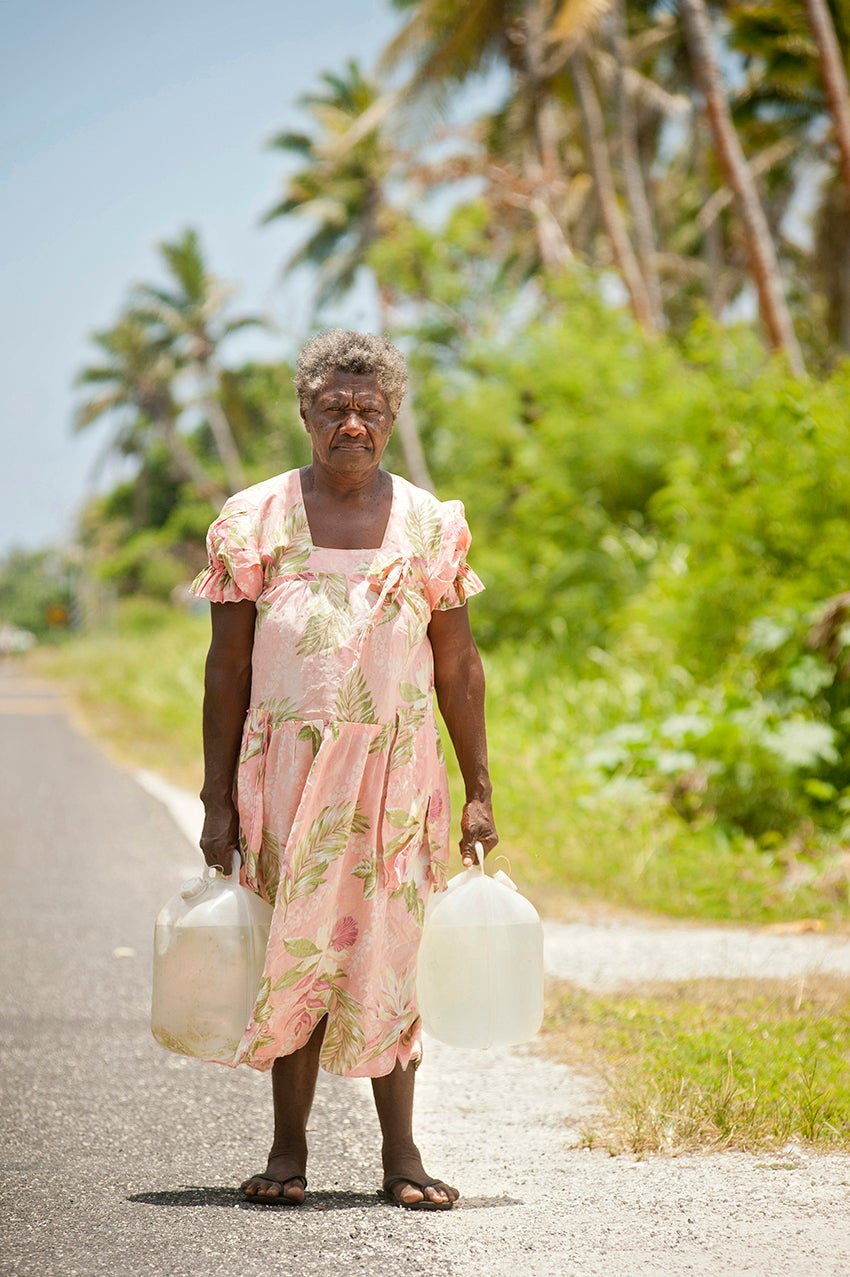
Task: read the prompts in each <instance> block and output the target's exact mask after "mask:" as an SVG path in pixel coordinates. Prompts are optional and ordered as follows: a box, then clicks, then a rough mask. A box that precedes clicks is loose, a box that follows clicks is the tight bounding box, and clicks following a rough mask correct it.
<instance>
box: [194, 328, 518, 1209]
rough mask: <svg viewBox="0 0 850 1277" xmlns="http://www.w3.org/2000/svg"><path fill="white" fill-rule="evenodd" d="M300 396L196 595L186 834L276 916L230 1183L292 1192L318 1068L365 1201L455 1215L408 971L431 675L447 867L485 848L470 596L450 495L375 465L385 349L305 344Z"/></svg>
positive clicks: (288, 1199)
mask: <svg viewBox="0 0 850 1277" xmlns="http://www.w3.org/2000/svg"><path fill="white" fill-rule="evenodd" d="M295 386H296V389H297V392H298V397H299V400H300V404H301V417H302V419H303V421H304V425H305V427H306V430H307V433H308V434H309V436H310V442H311V444H312V452H313V459H312V462H311V464H310V465H308V466H305V467H304V468H303V469H302V470H292V471H289V472H287V473H286V474H282V475H278V476H277V477H276V478H273V479H268V480H267V481H266V482H264V483H259V484H256V485H255V486H254V487H252V488H249V489H247V491H245V492H240V493H238V494H237V495H235V496H233V497H231V498H230V500H229V501H228V502H227V504H226V505H225V507H224V509H223V510H222V513H221V516H220V518H219V519H218V520H217V521H216V522H215V523H214V524H213V526H212V528H211V529H210V533H209V538H208V547H209V554H210V566H209V568H208V569H207V570H206V571H205V572H203V573H202V574H201V575H200V576H199V577H198V580H197V581H196V582H195V586H194V589H195V592H196V593H197V594H199V595H201V596H202V597H204V598H207V599H209V600H210V601H211V603H212V604H213V606H212V609H211V610H212V643H211V646H210V650H209V656H208V658H207V667H206V684H205V699H204V757H205V780H204V787H203V791H202V795H201V796H202V798H203V801H204V806H205V810H206V820H205V823H204V831H203V835H202V838H201V847H202V849H203V852H204V856H205V858H206V860H207V863H208V864H211V865H214V864H217V865H222V866H227V865H229V863H230V857H231V852H232V849H233V848H235V847H236V846H237V845H238V846H239V848H240V850H241V853H242V861H243V866H242V877H243V881H244V883H245V885H246V886H248V887H249V888H250V889H251V890H253V891H256V892H257V893H258V894H259V895H261V896H262V897H263V898H264V899H266V900H268V901H269V902H270V903H271V904H272V905H273V907H274V916H273V920H272V925H271V935H270V939H269V946H268V951H267V954H266V962H265V970H264V975H263V981H262V984H261V986H260V989H259V993H258V997H257V1003H256V1005H255V1007H254V1011H253V1017H252V1019H251V1023H250V1024H249V1025H248V1027H247V1029H246V1031H245V1034H244V1036H243V1038H242V1041H241V1043H240V1045H239V1049H238V1051H237V1054H236V1056H235V1057H234V1059H233V1061H232V1063H233V1064H234V1065H236V1064H240V1063H245V1064H248V1065H250V1066H251V1067H253V1068H256V1069H269V1068H271V1070H272V1094H273V1100H274V1141H273V1143H272V1148H271V1152H270V1154H269V1159H268V1166H267V1167H266V1169H265V1171H264V1172H263V1174H262V1175H254V1176H252V1177H251V1178H249V1179H247V1180H245V1182H244V1183H243V1185H242V1190H243V1192H244V1193H245V1194H246V1196H247V1197H249V1198H251V1199H253V1200H256V1201H262V1202H275V1203H280V1204H290V1205H292V1204H298V1203H300V1202H303V1201H304V1190H305V1188H306V1185H307V1181H306V1178H305V1171H306V1162H307V1141H306V1128H307V1118H308V1115H309V1112H310V1107H311V1104H312V1100H313V1093H314V1089H315V1084H316V1078H317V1074H318V1069H319V1066H320V1065H321V1066H322V1067H324V1068H325V1069H328V1070H329V1071H331V1072H333V1073H339V1074H343V1075H345V1076H348V1077H369V1078H371V1080H372V1088H373V1092H374V1097H375V1104H376V1107H377V1111H378V1117H379V1120H380V1125H381V1132H382V1136H383V1143H382V1159H383V1169H384V1182H383V1188H382V1190H381V1192H382V1194H383V1196H384V1197H386V1198H387V1199H388V1200H389V1201H391V1202H393V1203H394V1204H396V1205H399V1206H404V1207H407V1208H409V1209H414V1210H417V1209H418V1210H449V1209H451V1207H452V1204H453V1203H454V1201H455V1200H456V1199H457V1196H458V1193H457V1190H456V1189H454V1188H451V1187H449V1186H448V1185H446V1184H444V1183H442V1182H441V1181H439V1180H434V1179H432V1178H431V1177H430V1176H429V1175H428V1174H427V1173H426V1171H425V1169H424V1167H423V1165H422V1159H421V1157H420V1154H419V1151H418V1149H417V1147H416V1145H415V1143H414V1141H413V1129H412V1112H413V1087H414V1070H415V1068H416V1066H417V1065H418V1063H419V1060H420V1058H421V1052H422V1047H421V1042H420V1022H419V1014H418V1010H417V1006H416V993H415V968H416V955H417V950H418V946H419V940H420V935H421V928H422V923H423V918H424V911H425V902H426V899H427V897H428V894H429V892H430V891H432V890H438V891H439V890H441V889H442V888H443V887H444V885H445V878H446V865H447V860H448V855H449V846H448V836H449V807H448V793H447V787H446V777H445V768H444V765H443V761H442V757H441V748H440V742H439V736H438V733H437V727H436V723H435V719H434V708H433V692H434V690H435V689H436V693H437V702H438V704H439V708H440V713H441V714H442V717H443V719H444V720H445V723H446V727H447V728H448V733H449V736H450V738H451V741H452V745H453V747H454V750H455V753H456V754H457V758H458V763H459V765H460V770H461V773H462V776H463V780H464V784H465V787H466V802H465V805H464V809H463V814H462V817H461V831H462V836H461V853H462V856H463V860H464V863H465V864H471V863H473V861H474V860H475V859H477V856H476V853H475V851H474V845H475V843H476V842H480V843H481V844H482V846H483V848H484V853H485V854H486V853H487V852H488V851H490V850H491V848H492V847H494V846H495V845H496V842H497V841H498V840H497V835H496V831H495V827H494V824H493V813H492V807H491V800H490V792H491V791H490V779H489V774H488V769H487V749H486V742H485V734H484V677H483V672H482V668H481V660H480V658H479V655H478V652H477V649H476V647H475V644H474V642H473V639H472V634H471V632H470V628H469V618H468V615H467V606H466V600H467V598H468V597H469V596H470V595H471V594H475V593H477V592H478V591H479V590H480V589H482V586H481V583H480V581H479V580H478V578H477V577H476V576H475V574H474V573H473V572H472V571H471V570H470V568H469V567H468V566H467V564H466V557H465V556H466V551H467V548H468V546H469V530H468V528H467V525H466V522H465V520H464V516H463V507H462V505H461V504H460V502H459V501H447V502H442V503H441V502H440V501H438V500H437V499H436V498H435V497H434V496H432V495H431V494H430V493H428V492H424V491H422V490H421V489H419V488H416V487H414V486H413V485H412V484H410V483H408V482H407V481H406V480H404V479H402V478H399V477H398V476H397V475H392V474H389V473H388V472H387V471H385V470H382V469H381V464H380V463H381V457H382V455H383V452H384V449H385V448H386V446H387V443H388V441H389V438H390V435H391V433H392V429H393V422H394V419H395V416H396V414H397V412H398V410H399V405H400V404H401V400H402V396H403V395H404V391H405V387H406V370H405V366H404V360H403V358H402V356H401V354H400V353H399V351H398V350H396V348H395V347H394V346H392V345H391V344H390V343H389V342H388V341H386V340H384V339H382V338H378V337H373V336H371V335H369V334H365V333H353V332H341V331H334V332H329V333H323V334H320V335H319V336H318V337H315V338H314V339H313V340H312V341H310V342H309V343H308V344H307V346H305V348H304V350H303V351H302V353H301V356H300V358H299V360H298V366H297V371H296V377H295ZM234 776H235V786H234ZM234 790H235V795H234Z"/></svg>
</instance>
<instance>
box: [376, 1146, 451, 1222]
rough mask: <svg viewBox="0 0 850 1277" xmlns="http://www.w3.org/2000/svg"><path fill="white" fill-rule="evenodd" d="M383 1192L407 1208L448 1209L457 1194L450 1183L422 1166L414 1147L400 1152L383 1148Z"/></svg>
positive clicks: (390, 1199) (389, 1198) (397, 1203)
mask: <svg viewBox="0 0 850 1277" xmlns="http://www.w3.org/2000/svg"><path fill="white" fill-rule="evenodd" d="M382 1160H383V1164H384V1186H383V1189H382V1192H383V1195H384V1196H385V1197H386V1198H387V1199H388V1200H389V1201H391V1202H394V1203H395V1204H396V1205H398V1206H405V1207H407V1209H408V1210H451V1208H452V1206H453V1205H454V1204H455V1202H456V1201H457V1199H458V1198H459V1197H460V1193H459V1192H458V1191H457V1189H456V1188H452V1186H451V1185H450V1184H444V1183H443V1181H442V1180H435V1179H434V1178H433V1177H432V1176H430V1175H429V1174H428V1172H427V1171H426V1170H425V1167H424V1166H423V1165H422V1158H421V1157H420V1156H419V1151H418V1149H417V1148H416V1147H415V1146H412V1147H411V1148H410V1149H407V1150H405V1151H404V1152H399V1151H396V1152H393V1151H391V1150H390V1149H387V1148H384V1150H383V1153H382Z"/></svg>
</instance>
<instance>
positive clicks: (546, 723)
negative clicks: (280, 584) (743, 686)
mask: <svg viewBox="0 0 850 1277" xmlns="http://www.w3.org/2000/svg"><path fill="white" fill-rule="evenodd" d="M208 640H209V621H208V619H207V618H206V616H205V615H204V614H203V613H202V614H200V615H197V614H195V615H191V614H187V613H185V612H181V611H178V610H176V609H174V608H170V607H167V606H166V605H164V604H159V605H158V604H154V603H151V602H147V601H143V600H129V601H126V602H125V603H124V604H123V605H122V606H121V608H120V609H119V611H118V615H117V619H116V623H115V626H114V627H113V628H112V629H111V630H110V631H109V632H103V633H92V634H86V635H81V636H76V637H73V638H71V639H70V640H69V641H68V642H66V643H64V644H61V645H58V646H56V647H53V648H45V649H43V650H42V651H39V652H36V653H34V654H33V655H32V656H31V657H30V658H28V665H29V667H30V668H31V669H32V670H33V672H36V673H41V674H44V675H47V676H51V677H54V678H56V679H59V680H60V682H61V683H62V684H63V686H64V688H65V689H66V691H67V693H68V694H69V696H70V698H71V700H72V701H73V703H74V704H75V706H76V708H77V710H78V713H79V715H80V717H81V718H82V720H83V722H84V723H85V725H86V726H87V728H88V729H89V730H90V731H91V732H92V734H94V735H95V736H96V737H97V738H98V739H99V740H101V741H102V742H103V743H104V744H105V745H106V747H107V748H108V749H109V750H110V751H111V752H112V753H113V755H114V756H116V757H117V758H119V759H120V760H121V761H123V762H126V763H129V764H132V765H134V766H140V767H147V768H150V769H151V770H154V771H158V772H160V773H161V774H162V775H164V776H165V777H166V778H167V779H169V780H171V781H173V782H175V783H177V784H182V785H184V786H186V787H187V788H189V789H192V790H193V791H195V792H197V790H198V788H199V786H200V783H201V698H202V692H203V665H204V656H205V653H206V648H207V645H208ZM533 664H534V663H533V662H531V666H529V663H528V661H526V662H525V664H524V666H523V665H518V664H517V660H516V659H515V658H512V657H511V656H510V654H509V653H507V652H494V653H489V654H488V655H487V658H486V665H487V675H488V732H489V737H490V754H491V766H492V775H493V784H494V795H495V808H496V819H497V823H498V826H499V830H500V833H501V838H502V844H501V846H500V848H499V852H500V853H502V852H503V853H504V854H505V855H506V856H507V858H508V860H509V863H510V867H511V873H512V874H513V876H514V877H515V879H516V881H517V882H518V883H519V884H520V886H521V887H522V889H523V890H524V891H525V892H526V893H527V894H528V895H530V896H531V898H532V899H533V900H534V901H535V903H536V904H537V906H538V908H539V909H540V910H541V911H543V912H546V913H548V914H550V915H558V914H560V915H565V914H567V913H569V912H571V911H574V910H575V908H576V906H577V905H581V906H586V904H587V902H589V901H604V902H606V903H608V904H611V905H615V906H618V907H623V908H629V909H640V910H645V911H651V912H654V913H660V914H665V913H666V914H670V915H674V916H678V917H692V918H702V919H726V920H730V921H731V920H739V921H746V922H749V923H765V922H788V921H792V920H796V919H800V918H813V919H819V920H822V921H824V922H829V923H831V924H833V925H835V924H845V923H847V922H848V920H850V900H848V887H850V878H848V877H847V875H846V874H844V870H842V871H841V873H840V874H839V875H838V876H837V878H836V879H835V881H834V883H831V884H828V880H827V879H826V878H823V877H821V878H818V877H817V876H816V873H815V867H814V866H811V867H810V868H811V869H812V872H811V873H809V872H807V871H806V865H804V864H802V863H798V862H796V861H795V862H794V865H793V868H794V873H793V874H789V872H788V864H787V863H785V862H784V861H783V859H782V857H781V856H779V855H777V854H776V851H775V849H774V850H773V851H770V850H765V849H764V848H760V847H759V846H757V845H756V844H755V843H753V842H752V841H748V840H746V839H743V838H735V837H732V836H730V835H729V834H728V833H727V832H725V831H724V830H723V829H721V828H719V827H717V826H714V825H707V826H703V827H701V828H694V827H691V826H688V825H686V824H685V823H684V821H682V820H681V819H680V818H679V817H678V816H676V815H675V814H674V813H673V812H672V811H671V809H670V808H669V806H668V805H667V804H666V803H665V802H664V800H663V798H662V797H661V796H660V795H658V794H653V793H651V792H650V791H649V790H648V789H647V788H646V787H645V786H644V785H641V784H637V783H634V784H631V783H629V782H628V781H627V782H625V783H620V784H614V783H611V784H608V785H605V786H603V787H602V788H599V786H598V785H594V784H593V783H592V782H591V781H589V780H588V775H587V771H586V769H584V768H583V766H582V753H583V751H585V750H587V749H589V748H590V745H591V743H592V741H593V739H594V733H596V732H598V731H601V730H604V729H605V728H606V727H609V726H610V725H611V722H612V720H613V719H615V718H616V715H617V714H618V713H619V712H620V710H619V708H618V705H619V701H618V700H617V698H616V696H615V695H614V693H613V692H612V690H611V688H610V687H609V686H608V684H606V683H605V681H604V680H597V681H596V682H594V683H593V684H588V683H581V684H578V683H576V682H575V680H574V679H572V678H571V676H570V675H569V674H567V673H564V672H556V671H553V670H551V669H549V670H543V669H541V670H538V671H536V673H535V670H534V669H533V668H532V666H533ZM447 755H448V757H449V759H450V776H451V783H452V796H453V805H454V810H455V813H456V819H455V825H456V826H457V824H458V820H457V814H458V813H459V812H460V808H461V800H462V789H461V785H460V778H459V776H458V774H457V768H456V767H454V766H453V765H452V763H451V750H450V749H447ZM456 836H457V835H456ZM837 854H839V856H840V855H842V854H843V855H844V857H845V860H846V853H845V852H843V849H841V848H839V849H838V853H837ZM848 865H850V862H848ZM847 873H848V874H850V868H848V869H847ZM842 875H844V876H842Z"/></svg>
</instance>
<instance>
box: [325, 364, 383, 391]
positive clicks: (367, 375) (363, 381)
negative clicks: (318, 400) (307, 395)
mask: <svg viewBox="0 0 850 1277" xmlns="http://www.w3.org/2000/svg"><path fill="white" fill-rule="evenodd" d="M335 390H336V391H339V390H343V391H354V392H359V393H360V394H365V393H370V392H371V393H372V394H376V395H381V396H382V397H383V394H384V392H383V391H382V390H381V386H380V383H379V381H378V378H377V377H376V375H375V374H374V373H373V372H348V371H347V370H346V369H344V368H334V369H333V370H332V371H331V372H329V373H328V375H327V377H326V378H325V380H324V381H323V382H322V385H321V386H320V388H319V391H318V395H326V394H328V393H330V392H332V391H335ZM318 395H317V397H318Z"/></svg>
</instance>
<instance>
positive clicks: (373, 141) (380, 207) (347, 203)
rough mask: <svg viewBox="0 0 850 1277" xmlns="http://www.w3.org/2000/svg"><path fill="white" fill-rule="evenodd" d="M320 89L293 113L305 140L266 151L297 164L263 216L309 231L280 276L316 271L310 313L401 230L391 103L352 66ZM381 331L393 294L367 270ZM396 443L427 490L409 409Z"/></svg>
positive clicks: (281, 140)
mask: <svg viewBox="0 0 850 1277" xmlns="http://www.w3.org/2000/svg"><path fill="white" fill-rule="evenodd" d="M321 79H322V83H323V85H324V88H323V89H322V90H320V91H319V92H317V93H308V94H305V95H304V96H303V97H302V98H301V99H300V105H301V106H302V107H304V108H305V109H306V110H307V111H308V113H309V114H310V115H311V116H312V118H313V122H314V127H313V129H312V130H311V131H310V132H306V133H305V132H285V133H280V134H278V135H277V136H276V137H274V138H273V139H272V142H271V145H272V146H273V147H275V148H276V149H278V150H281V151H284V152H285V153H286V154H288V155H292V156H297V157H298V159H299V160H300V161H301V166H300V167H299V168H298V170H297V171H296V172H295V173H293V174H291V175H290V176H289V177H288V178H287V179H286V182H285V187H284V193H283V198H282V199H281V200H280V201H279V202H278V203H277V204H276V205H275V206H274V207H273V208H272V209H270V210H269V212H268V213H267V214H266V216H265V219H264V220H265V221H267V222H268V221H272V220H274V219H277V218H285V217H292V216H296V217H301V218H303V219H304V220H305V221H309V222H310V223H312V229H311V231H310V234H309V235H308V237H307V239H306V240H305V241H304V242H303V243H302V244H301V246H300V247H299V248H298V249H296V250H295V252H294V253H292V255H291V256H290V257H289V259H288V261H287V262H286V266H285V270H286V271H292V270H294V269H295V268H296V267H298V266H301V265H305V264H309V265H311V266H314V267H316V268H317V269H318V287H317V290H316V308H317V309H320V308H321V307H322V306H324V305H326V304H327V303H328V302H330V301H332V300H333V299H335V298H338V297H341V296H343V295H344V294H345V293H347V292H348V291H349V290H350V289H351V288H352V286H353V285H354V282H355V279H356V278H357V275H358V273H359V272H360V271H361V270H364V269H370V262H369V257H370V250H371V249H372V248H373V246H374V245H376V244H378V243H379V242H380V241H381V240H382V239H384V238H389V237H392V236H393V235H394V234H395V233H397V232H398V231H399V229H400V228H401V227H402V226H403V225H404V224H405V223H406V222H407V220H408V219H407V217H406V214H405V213H404V212H402V211H400V210H399V209H397V208H396V207H395V206H394V205H393V204H392V203H391V201H390V200H389V198H388V195H387V187H388V184H389V183H390V181H391V180H392V178H393V176H394V175H395V174H396V173H397V172H398V170H399V167H400V164H401V162H402V160H403V159H404V158H405V157H404V156H403V155H402V154H401V152H400V151H399V150H398V148H396V147H394V146H393V145H392V144H391V143H389V142H388V141H387V139H386V135H385V132H384V130H383V128H382V123H383V120H384V117H385V115H386V112H387V111H388V109H389V106H390V102H389V100H388V99H385V98H382V97H381V95H380V93H379V91H378V88H377V86H376V85H375V84H374V83H373V82H372V81H371V80H367V79H366V78H365V77H364V76H363V75H362V73H361V71H360V69H359V67H358V65H357V63H356V62H354V61H349V62H348V63H347V65H346V68H345V72H344V73H343V74H340V75H334V74H331V73H325V74H324V75H323V76H322V77H321ZM372 274H373V277H374V279H375V286H376V291H377V295H378V305H379V310H380V316H381V328H382V330H387V329H388V328H389V327H390V316H391V312H392V307H393V302H394V297H395V290H394V289H393V287H392V284H391V282H390V281H389V280H387V279H384V278H382V277H381V276H380V275H379V274H377V273H376V272H375V271H374V269H372ZM398 429H399V437H400V439H401V445H402V451H403V454H404V460H405V465H406V467H407V471H408V474H409V475H410V478H411V480H412V481H413V482H414V483H415V484H417V485H418V486H419V487H421V488H427V489H428V490H429V491H433V490H434V484H433V481H432V479H431V475H430V473H429V471H428V465H427V462H426V460H425V455H424V452H423V449H422V444H421V441H420V438H419V432H418V430H417V427H416V421H415V418H414V415H413V410H412V407H411V404H410V395H409V394H408V395H407V396H406V397H405V400H404V401H403V403H402V407H401V410H400V412H399V415H398Z"/></svg>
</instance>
